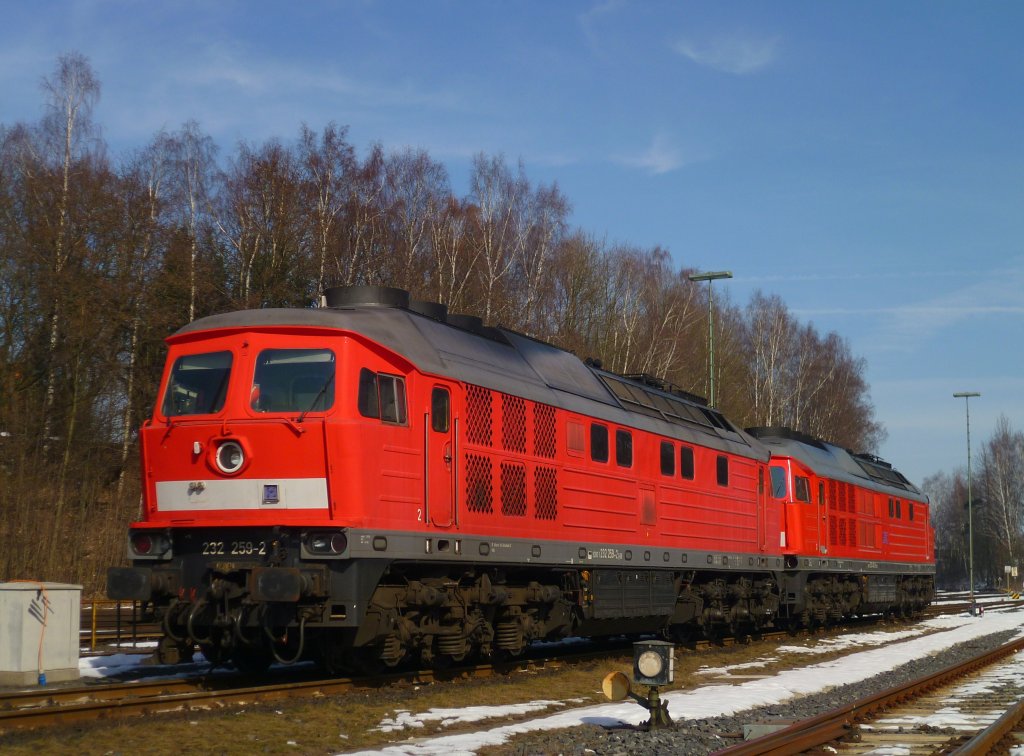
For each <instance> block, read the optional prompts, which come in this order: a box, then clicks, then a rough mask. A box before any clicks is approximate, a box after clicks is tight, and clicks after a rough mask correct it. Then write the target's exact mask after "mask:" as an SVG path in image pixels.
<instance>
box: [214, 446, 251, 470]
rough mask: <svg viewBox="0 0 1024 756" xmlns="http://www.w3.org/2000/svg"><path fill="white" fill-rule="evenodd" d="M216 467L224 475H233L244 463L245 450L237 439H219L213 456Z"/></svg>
mask: <svg viewBox="0 0 1024 756" xmlns="http://www.w3.org/2000/svg"><path fill="white" fill-rule="evenodd" d="M214 459H215V460H216V462H217V468H218V469H219V470H220V471H221V472H222V473H224V474H225V475H234V474H235V473H236V472H238V471H239V470H241V469H242V465H244V464H245V452H244V451H242V445H241V444H240V443H238V442H237V441H221V442H220V445H219V446H218V447H217V455H216V457H215V458H214Z"/></svg>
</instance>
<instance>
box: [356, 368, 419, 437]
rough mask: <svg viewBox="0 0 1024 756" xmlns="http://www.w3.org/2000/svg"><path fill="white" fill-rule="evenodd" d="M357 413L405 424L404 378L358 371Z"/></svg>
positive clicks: (363, 370)
mask: <svg viewBox="0 0 1024 756" xmlns="http://www.w3.org/2000/svg"><path fill="white" fill-rule="evenodd" d="M357 401H358V405H359V414H360V415H362V416H363V417H374V418H380V420H381V421H382V422H385V423H392V424H394V425H405V424H406V419H407V417H406V402H405V379H404V378H401V377H400V376H397V375H387V374H386V373H374V372H373V371H372V370H367V369H366V368H363V369H362V370H360V371H359V396H358V400H357Z"/></svg>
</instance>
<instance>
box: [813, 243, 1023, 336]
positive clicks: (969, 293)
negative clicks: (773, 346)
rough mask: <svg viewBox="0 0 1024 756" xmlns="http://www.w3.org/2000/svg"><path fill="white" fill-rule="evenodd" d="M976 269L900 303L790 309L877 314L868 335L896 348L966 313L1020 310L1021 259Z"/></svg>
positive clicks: (945, 326)
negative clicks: (954, 284) (948, 286)
mask: <svg viewBox="0 0 1024 756" xmlns="http://www.w3.org/2000/svg"><path fill="white" fill-rule="evenodd" d="M979 273H980V275H976V276H971V278H973V280H972V281H970V282H969V283H967V284H966V285H964V286H961V287H960V288H958V289H955V290H953V291H944V292H942V293H941V294H935V295H933V296H932V297H930V298H929V299H927V300H923V301H919V302H913V303H909V302H908V303H907V304H905V305H894V306H887V307H864V308H860V307H824V308H813V309H812V308H807V309H794V310H793V312H794V314H796V315H797V316H799V317H814V316H826V315H827V316H853V317H864V316H877V317H878V318H879V320H880V322H879V326H878V328H877V330H876V332H875V335H874V337H873V338H872V345H873V347H874V348H876V349H885V350H892V351H901V352H902V351H905V350H906V349H908V348H911V347H913V346H915V345H919V344H921V343H924V342H925V341H926V340H929V339H931V338H933V337H934V336H936V335H937V334H939V333H941V332H943V331H944V330H947V329H949V328H951V327H953V326H954V325H956V324H957V323H960V322H961V321H964V320H967V319H968V318H974V317H990V316H1008V317H1018V316H1020V315H1024V258H1017V259H1014V260H1012V261H1010V262H1009V263H1008V264H1007V265H1005V266H1002V267H1000V268H997V269H993V270H988V271H979ZM915 275H923V272H922V273H920V274H915Z"/></svg>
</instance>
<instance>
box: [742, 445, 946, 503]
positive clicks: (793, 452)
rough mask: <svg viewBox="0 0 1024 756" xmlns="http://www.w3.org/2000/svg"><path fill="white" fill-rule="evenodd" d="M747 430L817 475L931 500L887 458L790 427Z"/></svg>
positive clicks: (777, 451)
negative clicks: (854, 451)
mask: <svg viewBox="0 0 1024 756" xmlns="http://www.w3.org/2000/svg"><path fill="white" fill-rule="evenodd" d="M747 432H748V433H750V434H751V435H752V436H754V437H755V438H757V439H758V440H759V441H760V442H761V443H763V444H765V445H766V446H767V447H768V449H769V450H770V451H771V453H772V454H773V455H775V456H779V457H793V458H794V459H798V460H800V461H801V462H803V463H804V464H805V465H807V466H808V467H809V468H811V469H812V470H814V472H816V473H817V474H818V475H821V476H822V477H826V478H834V479H835V480H841V481H844V482H847V483H853V484H855V485H858V486H864V487H865V488H870V489H872V490H875V491H879V492H882V493H886V494H889V495H891V496H899V497H901V498H909V499H915V500H917V501H925V502H926V501H928V497H927V496H925V495H924V494H923V493H922V492H921V490H920V489H919V488H918V487H917V486H915V485H914V484H913V483H911V482H910V481H909V480H907V479H906V478H905V477H903V475H902V474H901V473H900V472H899V471H898V470H896V469H895V468H893V466H892V465H890V464H889V463H888V462H886V461H885V460H882V459H879V458H878V457H875V456H872V455H870V454H854V453H853V452H850V451H848V450H846V449H843V448H842V447H839V446H836V445H835V444H830V443H828V442H827V441H822V440H821V439H818V438H814V437H813V436H809V435H807V434H804V433H800V432H798V431H794V430H791V429H789V428H747Z"/></svg>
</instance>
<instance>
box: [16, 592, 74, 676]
mask: <svg viewBox="0 0 1024 756" xmlns="http://www.w3.org/2000/svg"><path fill="white" fill-rule="evenodd" d="M81 604H82V586H80V585H67V584H64V583H39V582H31V581H26V582H11V583H0V685H11V686H14V685H29V684H35V683H45V682H62V681H66V680H77V679H78V677H79V674H78V648H79V637H78V636H79V630H80V625H81Z"/></svg>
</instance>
